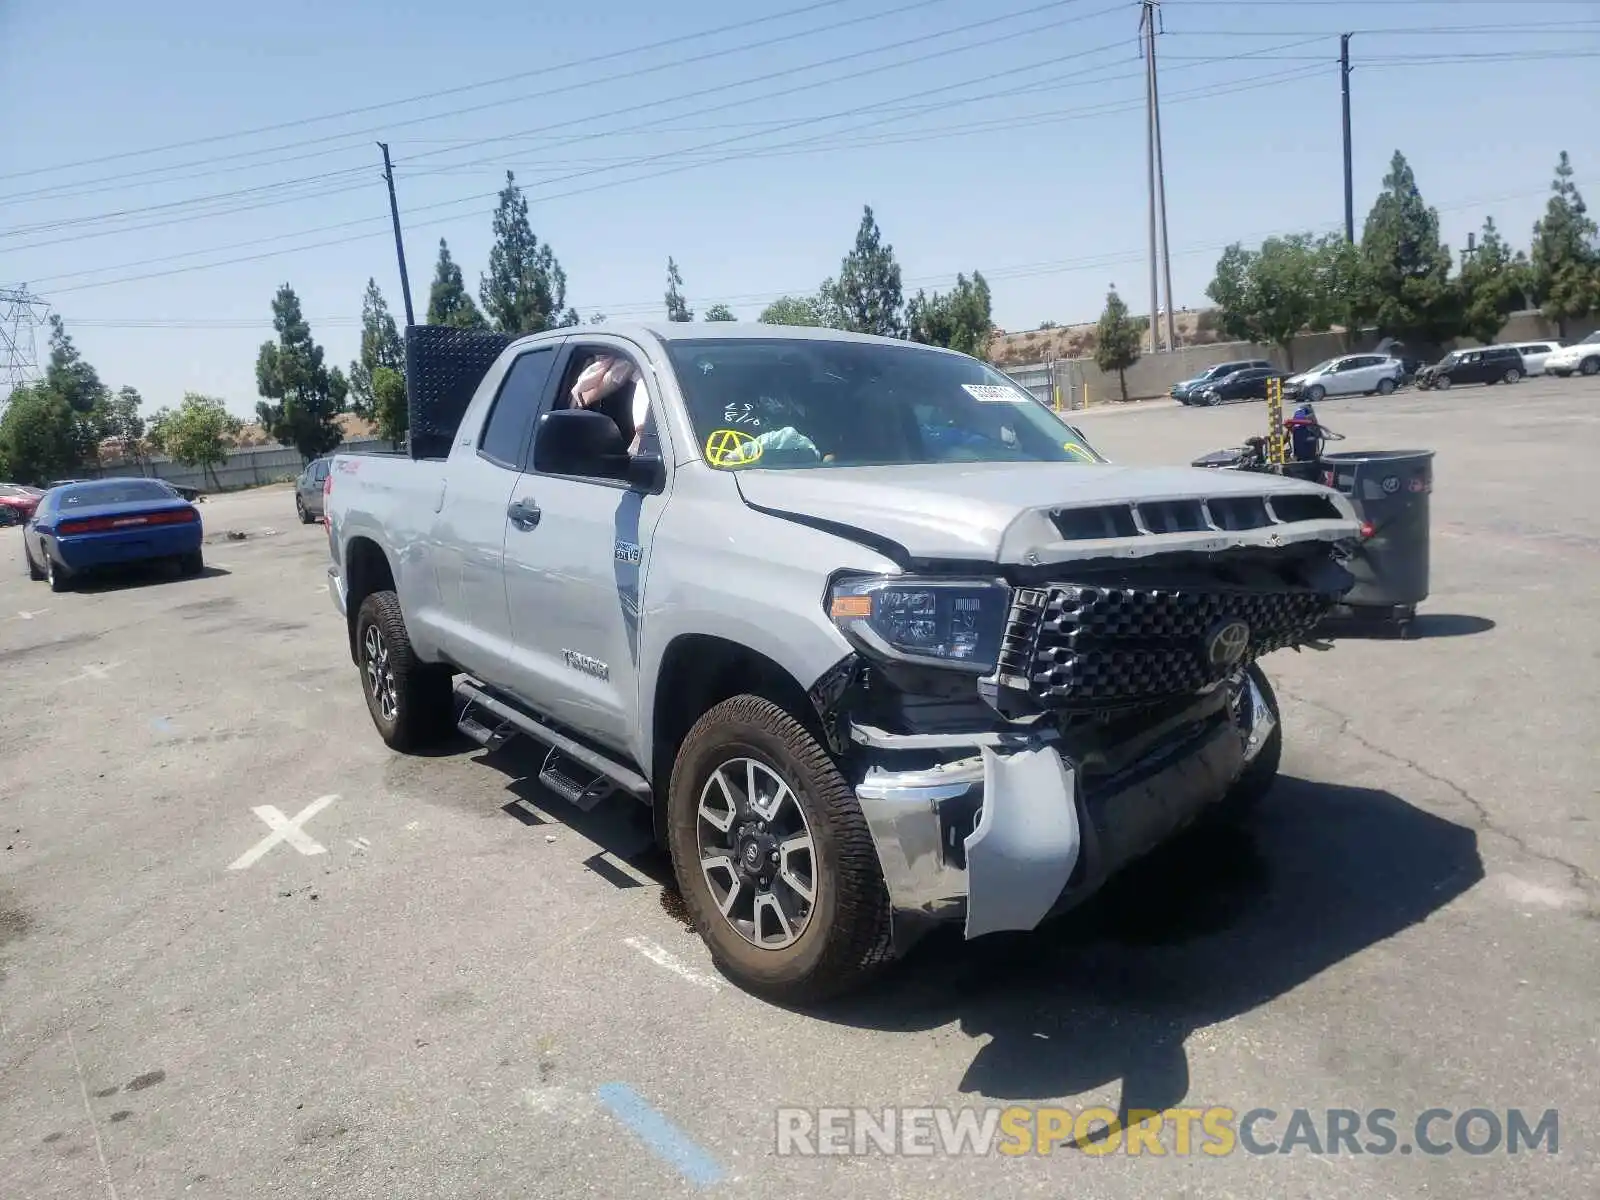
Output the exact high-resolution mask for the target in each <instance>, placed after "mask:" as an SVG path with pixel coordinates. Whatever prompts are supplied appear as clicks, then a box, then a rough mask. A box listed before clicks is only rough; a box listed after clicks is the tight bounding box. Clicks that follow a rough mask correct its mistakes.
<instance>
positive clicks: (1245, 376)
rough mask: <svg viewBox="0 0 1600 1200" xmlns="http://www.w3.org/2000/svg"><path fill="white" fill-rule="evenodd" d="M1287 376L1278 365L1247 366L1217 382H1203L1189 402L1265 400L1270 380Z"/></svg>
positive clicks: (1206, 403) (1211, 402)
mask: <svg viewBox="0 0 1600 1200" xmlns="http://www.w3.org/2000/svg"><path fill="white" fill-rule="evenodd" d="M1287 377H1288V372H1287V371H1280V370H1278V368H1277V367H1246V368H1245V369H1244V370H1242V371H1235V372H1234V373H1233V374H1232V375H1228V376H1225V377H1224V378H1222V379H1218V380H1216V381H1215V382H1212V383H1208V384H1203V385H1202V386H1201V387H1199V388H1198V389H1196V392H1195V395H1194V397H1193V398H1192V399H1191V400H1190V401H1189V403H1190V404H1205V405H1211V404H1221V403H1223V402H1224V401H1226V400H1265V399H1266V398H1267V383H1268V381H1269V380H1273V379H1285V378H1287Z"/></svg>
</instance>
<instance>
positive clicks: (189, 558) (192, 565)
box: [178, 550, 206, 576]
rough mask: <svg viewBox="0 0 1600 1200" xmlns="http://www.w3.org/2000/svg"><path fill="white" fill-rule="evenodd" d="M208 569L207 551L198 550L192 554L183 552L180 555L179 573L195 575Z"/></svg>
mask: <svg viewBox="0 0 1600 1200" xmlns="http://www.w3.org/2000/svg"><path fill="white" fill-rule="evenodd" d="M205 569H206V556H205V551H203V550H196V551H195V552H194V553H192V554H183V555H180V556H179V557H178V574H180V575H185V576H194V575H198V574H200V573H201V572H202V571H204V570H205Z"/></svg>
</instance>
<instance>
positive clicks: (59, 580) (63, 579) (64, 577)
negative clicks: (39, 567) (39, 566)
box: [44, 554, 72, 592]
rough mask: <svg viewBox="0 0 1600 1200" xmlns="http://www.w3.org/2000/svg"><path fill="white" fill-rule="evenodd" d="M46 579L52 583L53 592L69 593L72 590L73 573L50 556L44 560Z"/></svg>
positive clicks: (46, 556)
mask: <svg viewBox="0 0 1600 1200" xmlns="http://www.w3.org/2000/svg"><path fill="white" fill-rule="evenodd" d="M44 574H45V578H46V579H48V580H49V581H50V590H51V591H52V592H69V591H71V590H72V572H71V571H69V570H67V569H66V568H65V567H63V566H62V565H61V564H60V563H58V562H56V560H55V559H53V558H51V557H50V556H49V555H48V554H46V555H45V560H44Z"/></svg>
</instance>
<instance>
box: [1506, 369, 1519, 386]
mask: <svg viewBox="0 0 1600 1200" xmlns="http://www.w3.org/2000/svg"><path fill="white" fill-rule="evenodd" d="M1502 378H1503V379H1504V380H1505V381H1506V382H1507V383H1517V382H1518V381H1520V380H1521V379H1522V372H1521V371H1519V370H1517V369H1516V368H1515V367H1509V368H1507V370H1506V373H1505V375H1503V376H1502Z"/></svg>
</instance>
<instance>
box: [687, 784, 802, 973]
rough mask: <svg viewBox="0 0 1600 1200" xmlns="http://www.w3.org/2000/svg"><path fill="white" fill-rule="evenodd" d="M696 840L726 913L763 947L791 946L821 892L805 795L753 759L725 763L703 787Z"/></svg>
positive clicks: (706, 873)
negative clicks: (806, 812) (798, 794)
mask: <svg viewBox="0 0 1600 1200" xmlns="http://www.w3.org/2000/svg"><path fill="white" fill-rule="evenodd" d="M695 845H696V848H697V850H698V852H699V857H700V872H701V874H702V875H703V876H704V878H705V881H706V885H707V886H708V887H709V888H710V889H711V898H712V901H713V902H714V903H715V904H716V906H717V908H718V910H719V911H720V912H721V913H722V916H723V919H724V920H726V921H727V922H728V924H729V925H731V926H732V927H733V928H734V930H735V931H736V932H737V933H738V934H739V935H740V936H741V937H743V938H744V939H745V941H747V942H749V943H750V944H751V945H753V946H756V947H759V948H760V949H762V950H782V949H784V948H785V947H788V946H792V945H793V944H794V943H795V942H796V941H797V940H798V939H799V938H800V935H801V934H803V933H804V932H805V930H806V926H807V925H808V924H809V923H810V920H811V914H812V911H813V910H814V908H815V907H816V898H817V877H818V870H817V855H816V844H815V842H814V841H813V839H812V836H811V827H810V825H809V824H807V822H806V815H805V810H804V809H803V808H802V807H801V806H800V798H799V797H798V796H797V795H796V794H795V792H794V789H793V788H791V787H790V786H789V784H788V783H786V782H785V781H784V779H783V777H782V776H781V775H779V774H778V772H777V771H775V770H774V769H773V768H771V767H769V766H768V765H767V764H766V763H763V762H759V761H757V760H756V759H753V758H732V759H728V760H727V761H725V762H723V763H722V764H721V765H720V766H718V767H717V768H716V769H715V770H714V771H712V772H711V774H710V776H709V777H708V778H707V779H706V782H705V786H704V787H702V788H701V789H700V802H699V806H698V809H697V811H696V820H695Z"/></svg>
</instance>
